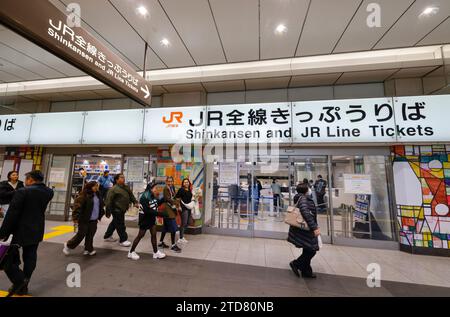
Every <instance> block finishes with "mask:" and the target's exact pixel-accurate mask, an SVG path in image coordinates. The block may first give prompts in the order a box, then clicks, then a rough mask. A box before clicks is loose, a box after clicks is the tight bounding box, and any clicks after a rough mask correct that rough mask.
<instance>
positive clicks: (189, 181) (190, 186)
mask: <svg viewBox="0 0 450 317" xmlns="http://www.w3.org/2000/svg"><path fill="white" fill-rule="evenodd" d="M185 181H188V183H189V187H188V190H192V183H191V180H190V179H189V178H185V179H183V181H182V182H181V187H182V188H184V182H185Z"/></svg>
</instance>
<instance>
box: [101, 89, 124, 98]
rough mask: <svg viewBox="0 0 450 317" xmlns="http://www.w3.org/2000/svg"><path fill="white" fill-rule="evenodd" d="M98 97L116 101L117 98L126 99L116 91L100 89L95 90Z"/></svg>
mask: <svg viewBox="0 0 450 317" xmlns="http://www.w3.org/2000/svg"><path fill="white" fill-rule="evenodd" d="M93 91H94V92H95V93H96V94H97V95H99V96H101V97H103V98H105V99H115V98H126V97H125V96H124V95H122V94H121V93H120V92H118V91H116V90H114V89H99V90H93Z"/></svg>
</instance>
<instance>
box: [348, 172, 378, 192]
mask: <svg viewBox="0 0 450 317" xmlns="http://www.w3.org/2000/svg"><path fill="white" fill-rule="evenodd" d="M344 192H345V193H346V194H367V195H371V194H372V182H371V179H370V175H366V174H344Z"/></svg>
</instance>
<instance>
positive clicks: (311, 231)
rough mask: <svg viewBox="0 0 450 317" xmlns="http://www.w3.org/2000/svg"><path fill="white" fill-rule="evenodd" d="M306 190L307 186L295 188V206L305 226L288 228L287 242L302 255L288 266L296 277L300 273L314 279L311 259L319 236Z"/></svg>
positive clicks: (302, 185) (313, 209)
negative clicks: (300, 249) (299, 250)
mask: <svg viewBox="0 0 450 317" xmlns="http://www.w3.org/2000/svg"><path fill="white" fill-rule="evenodd" d="M308 190H309V186H308V184H304V183H302V184H299V185H298V186H297V193H298V200H297V202H296V206H297V208H298V209H299V211H300V214H301V216H302V217H303V220H304V221H305V222H306V224H307V226H306V227H305V228H300V227H296V226H293V225H291V226H290V227H289V236H288V239H287V240H288V242H290V243H292V244H293V245H295V246H296V247H297V248H302V249H303V253H302V255H301V256H300V257H299V258H298V259H296V260H294V261H292V262H290V263H289V266H290V267H291V269H292V271H293V272H294V274H295V275H296V276H297V277H300V272H301V275H302V277H304V278H315V277H316V275H315V274H314V273H313V270H312V267H311V259H312V258H313V257H314V256H315V255H316V252H317V251H318V250H319V240H318V236H319V235H320V230H319V226H318V224H317V212H316V206H315V205H314V201H313V200H312V199H311V198H309V197H308V196H307V195H308Z"/></svg>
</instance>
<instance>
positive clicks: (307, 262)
mask: <svg viewBox="0 0 450 317" xmlns="http://www.w3.org/2000/svg"><path fill="white" fill-rule="evenodd" d="M315 255H316V251H314V250H311V249H305V248H303V253H302V255H300V256H299V257H298V259H297V260H294V264H295V266H296V267H297V268H298V269H299V270H300V271H302V273H305V274H311V273H312V272H313V270H312V267H311V259H312V258H313V257H314V256H315Z"/></svg>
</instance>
